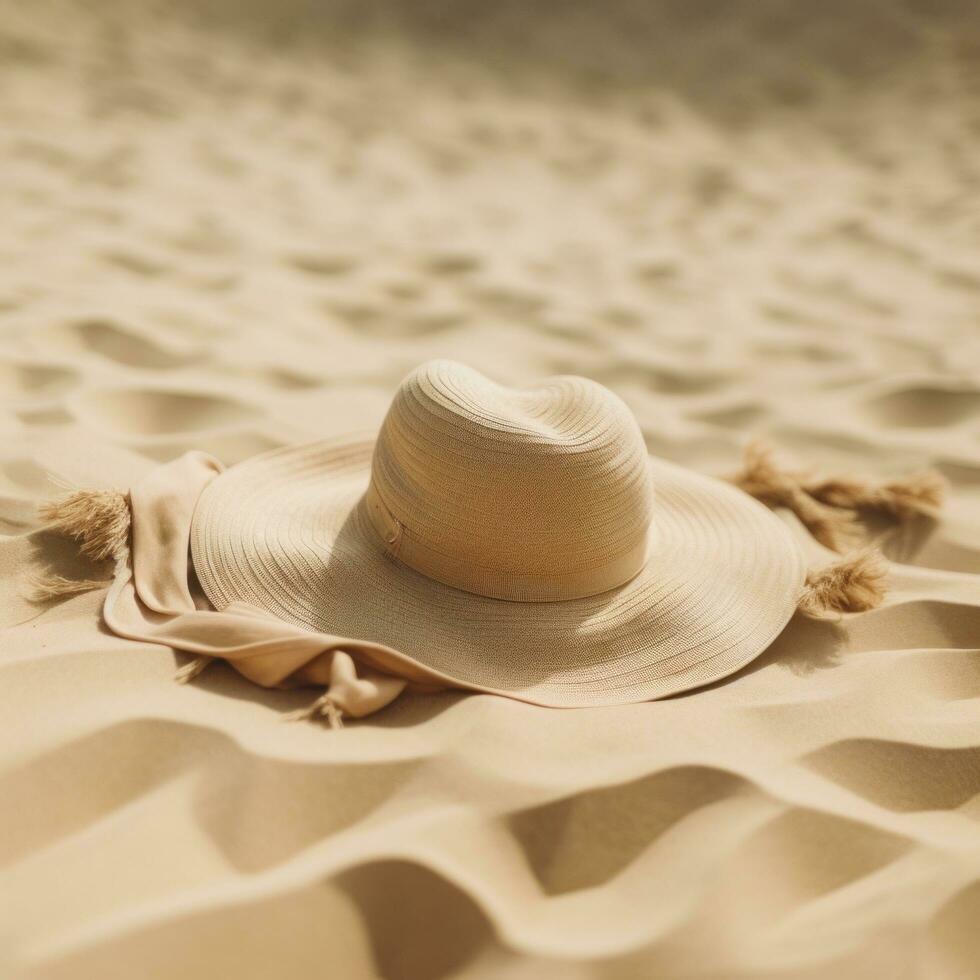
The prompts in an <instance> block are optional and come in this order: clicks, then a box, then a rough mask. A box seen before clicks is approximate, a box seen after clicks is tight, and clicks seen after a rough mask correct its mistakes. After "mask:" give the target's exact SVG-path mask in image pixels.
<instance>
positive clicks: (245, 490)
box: [191, 360, 806, 706]
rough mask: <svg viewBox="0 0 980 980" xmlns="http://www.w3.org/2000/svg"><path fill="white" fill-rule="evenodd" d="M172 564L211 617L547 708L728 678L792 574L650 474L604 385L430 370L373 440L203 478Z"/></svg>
mask: <svg viewBox="0 0 980 980" xmlns="http://www.w3.org/2000/svg"><path fill="white" fill-rule="evenodd" d="M191 554H192V556H193V562H194V568H195V570H196V572H197V576H198V578H199V580H200V583H201V585H202V587H203V589H204V592H205V593H206V594H207V596H208V598H209V599H210V601H211V602H212V603H213V604H214V606H215V607H216V608H217V609H219V610H220V609H223V608H225V607H227V606H228V605H229V604H230V603H233V602H245V603H248V604H249V605H252V606H257V607H260V608H262V609H265V610H268V611H269V612H271V613H273V614H274V615H275V616H276V617H279V618H280V619H283V620H286V621H288V622H291V623H294V624H297V625H300V626H303V627H306V628H309V629H311V630H316V631H319V632H324V633H331V634H337V633H339V634H343V635H347V636H352V637H358V638H360V639H363V640H366V641H370V642H374V643H379V644H383V645H385V646H387V647H391V648H394V649H396V650H398V651H400V652H402V653H403V654H405V655H406V656H408V657H410V658H412V659H413V660H415V661H418V662H419V663H420V664H422V665H424V666H425V667H428V668H431V669H434V670H436V671H439V672H440V673H442V674H446V675H449V676H450V677H452V678H454V679H456V680H458V681H460V682H462V683H463V684H465V685H472V686H476V687H480V688H483V689H491V690H497V691H500V692H503V693H507V694H509V695H511V696H514V697H517V698H520V699H522V700H527V701H532V702H535V703H538V704H545V705H555V706H584V705H599V704H611V703H620V702H630V701H643V700H648V699H651V698H658V697H662V696H664V695H668V694H671V693H674V692H677V691H682V690H685V689H688V688H691V687H696V686H699V685H702V684H705V683H708V682H710V681H713V680H715V679H717V678H720V677H723V676H725V675H727V674H730V673H732V672H733V671H735V670H737V669H738V668H739V667H741V666H742V665H743V664H745V663H746V662H747V661H749V660H751V659H752V658H753V657H756V656H758V654H759V653H760V652H761V651H762V650H764V649H765V648H766V646H767V645H768V644H769V643H770V642H771V641H772V640H773V639H774V638H775V637H776V636H777V635H778V634H779V632H780V631H781V630H782V629H783V627H784V626H785V625H786V623H787V621H788V620H789V618H790V617H791V616H792V614H793V611H794V610H795V609H796V607H797V604H798V601H799V597H800V591H801V588H802V586H803V583H804V577H805V573H806V568H805V562H804V559H803V555H802V553H801V550H800V548H799V546H798V545H797V544H796V543H795V541H794V539H793V536H792V534H791V533H790V531H789V530H788V529H787V527H786V526H785V525H784V524H783V522H782V521H780V520H779V519H778V518H777V517H776V516H774V515H773V513H772V512H771V511H770V510H768V509H767V508H766V507H764V506H763V505H762V504H760V503H759V502H758V501H756V500H754V499H752V498H751V497H750V496H748V495H747V494H745V493H743V492H741V491H740V490H738V489H735V488H734V487H732V486H730V485H728V484H725V483H722V482H720V481H718V480H714V479H711V478H709V477H705V476H701V475H698V474H696V473H693V472H691V471H689V470H685V469H682V468H680V467H678V466H675V465H672V464H670V463H668V462H665V461H663V460H659V459H655V458H650V456H649V455H648V453H647V450H646V446H645V444H644V440H643V435H642V433H641V431H640V429H639V426H638V425H637V422H636V420H635V419H634V417H633V415H632V414H631V412H630V411H629V409H628V408H627V407H626V405H625V404H624V403H623V402H622V401H621V400H620V399H619V398H618V397H617V396H616V395H614V394H613V393H612V392H611V391H609V390H608V389H606V388H604V387H603V386H601V385H599V384H597V383H595V382H593V381H589V380H586V379H584V378H579V377H558V378H553V379H549V380H548V381H546V382H544V383H542V384H539V385H535V386H533V387H530V388H523V389H514V388H507V387H504V386H502V385H499V384H495V383H494V382H492V381H490V380H488V379H487V378H486V377H484V376H483V375H481V374H480V373H478V372H477V371H475V370H472V369H470V368H467V367H465V366H463V365H461V364H457V363H454V362H451V361H444V360H440V361H432V362H430V363H427V364H424V365H423V366H421V367H419V368H418V369H416V370H415V371H414V372H412V374H410V375H409V376H408V377H407V378H406V379H405V380H404V381H403V383H402V384H401V386H400V387H399V388H398V391H397V393H396V394H395V397H394V400H393V402H392V404H391V408H390V410H389V411H388V414H387V417H386V418H385V420H384V423H383V425H382V427H381V431H380V433H379V434H378V435H377V438H376V439H373V438H357V439H353V438H352V439H344V440H340V441H334V442H329V443H322V442H321V443H315V444H313V445H304V446H299V447H296V448H288V449H283V450H278V451H273V452H269V453H265V454H263V455H261V456H257V457H255V458H253V459H251V460H248V461H246V462H244V463H242V464H239V465H238V466H235V467H233V468H231V469H229V470H227V471H226V472H224V473H223V474H221V475H220V476H218V477H217V478H216V479H215V480H214V481H213V482H211V483H210V485H208V486H207V487H206V488H205V490H204V491H203V493H202V495H201V498H200V500H199V502H198V505H197V508H196V511H195V513H194V518H193V524H192V530H191Z"/></svg>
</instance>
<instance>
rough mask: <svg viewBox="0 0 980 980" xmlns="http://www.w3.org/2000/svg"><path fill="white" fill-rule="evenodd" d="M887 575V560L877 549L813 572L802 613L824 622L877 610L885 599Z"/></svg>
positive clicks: (807, 578)
mask: <svg viewBox="0 0 980 980" xmlns="http://www.w3.org/2000/svg"><path fill="white" fill-rule="evenodd" d="M887 572H888V569H887V566H886V564H885V561H884V559H883V558H882V556H881V554H880V553H879V552H878V551H876V550H875V549H873V548H865V549H864V550H862V551H857V552H855V553H854V554H853V555H849V556H848V557H847V558H845V559H843V560H842V561H838V562H834V563H833V564H832V565H827V566H826V567H824V568H820V569H816V570H815V571H811V572H810V573H809V574H808V575H807V577H806V585H805V586H804V587H803V592H802V594H801V596H800V601H799V609H800V612H802V613H803V614H804V615H806V616H810V617H812V618H814V619H824V618H826V617H827V616H831V615H833V614H835V613H845V612H865V611H866V610H868V609H874V608H876V607H877V606H879V605H881V600H882V599H884V597H885V586H884V579H885V576H886V575H887Z"/></svg>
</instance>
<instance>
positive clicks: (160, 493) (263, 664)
mask: <svg viewBox="0 0 980 980" xmlns="http://www.w3.org/2000/svg"><path fill="white" fill-rule="evenodd" d="M222 469H223V467H222V465H221V463H219V462H218V461H217V460H216V459H214V458H213V457H211V456H208V455H207V454H205V453H202V452H190V453H187V454H185V455H184V456H182V457H180V458H179V459H177V460H174V461H173V462H171V463H167V464H165V465H162V466H159V467H157V468H156V469H154V470H152V471H151V472H150V473H149V474H148V475H147V476H146V477H144V478H143V480H141V481H140V482H139V483H138V484H137V485H135V486H134V487H133V488H132V489H131V490H130V491H129V493H128V494H124V493H122V492H120V491H112V490H94V491H86V490H82V491H77V492H75V493H72V494H70V495H68V496H67V497H65V498H64V499H63V500H60V501H55V502H53V503H51V504H47V505H45V506H44V507H42V514H43V516H45V517H46V518H47V519H48V521H49V523H50V527H51V528H52V529H54V530H58V531H61V532H63V533H66V534H69V535H71V536H72V537H74V538H76V539H77V540H78V541H79V543H80V550H81V552H82V553H83V554H85V555H86V556H87V557H89V558H92V559H94V560H96V561H102V560H108V559H113V560H114V562H115V568H114V578H113V581H112V583H111V584H110V586H109V590H108V593H107V595H106V598H105V603H104V606H103V616H104V618H105V622H106V624H107V625H108V627H109V628H110V629H111V630H112V632H113V633H115V634H117V635H118V636H122V637H126V638H128V639H132V640H142V641H144V642H149V643H160V644H164V645H166V646H169V647H172V648H173V649H175V650H180V651H183V652H185V653H188V654H191V655H192V656H193V657H194V659H193V660H192V661H190V662H189V663H188V664H187V665H185V666H184V667H182V668H181V669H180V670H179V671H178V673H177V679H178V680H179V681H186V680H189V679H191V678H192V677H194V676H196V675H197V674H198V673H200V671H201V670H203V669H204V668H205V667H206V666H207V665H208V664H209V663H210V662H211V661H212V660H214V659H222V660H226V661H228V662H229V663H230V664H231V665H232V666H233V667H234V668H235V669H236V670H237V671H238V672H239V673H240V674H242V675H243V676H244V677H246V678H248V679H249V680H250V681H252V682H254V683H256V684H259V685H261V686H262V687H269V688H281V687H298V686H318V687H324V688H325V691H324V693H323V694H322V695H321V696H319V697H317V698H316V700H314V701H313V702H312V704H311V705H310V706H309V707H308V708H306V709H303V710H302V711H299V712H296V713H294V715H292V716H291V717H294V718H311V719H314V718H315V719H323V720H325V721H326V722H327V723H328V724H330V726H331V727H335V728H339V727H341V719H342V718H343V717H344V716H349V717H352V718H361V717H364V716H366V715H369V714H371V713H373V712H375V711H377V710H378V709H380V708H383V707H384V706H385V705H387V704H389V703H390V702H391V701H393V700H394V699H395V698H396V697H398V695H399V694H401V692H402V691H403V690H405V689H406V688H407V687H411V688H413V689H416V690H428V691H433V690H440V689H444V688H447V687H457V688H458V687H466V688H467V689H470V690H478V691H488V692H491V693H497V692H493V691H492V690H491V689H489V688H481V687H477V686H475V685H464V684H461V683H460V682H459V681H458V680H456V679H454V678H451V677H448V676H447V675H444V674H441V673H439V672H437V671H434V670H431V669H430V668H427V667H423V666H422V665H421V664H419V663H418V662H416V661H414V660H412V659H410V658H408V657H406V656H405V655H404V654H401V653H399V652H398V651H397V650H394V649H392V648H390V647H386V646H383V645H381V644H378V643H370V642H365V641H363V640H357V639H352V638H350V637H340V636H332V635H329V634H325V633H314V632H311V631H309V630H307V629H303V628H301V627H299V626H294V625H292V624H290V623H287V622H284V621H283V620H280V619H278V618H276V617H275V616H273V615H272V614H271V613H268V612H266V611H265V610H263V609H259V608H257V607H255V606H251V605H248V604H247V603H243V602H234V603H232V604H231V605H229V606H228V607H227V608H225V609H223V610H221V611H220V612H219V611H216V610H215V609H213V608H211V606H210V605H209V603H208V601H207V599H206V598H205V597H204V596H203V594H201V593H200V591H199V590H197V589H195V587H194V583H195V578H194V574H193V568H192V567H191V565H190V561H189V544H190V531H191V520H192V518H193V515H194V508H195V506H196V504H197V500H198V497H199V496H200V494H201V492H202V491H203V490H204V488H205V487H206V486H207V484H208V483H210V481H211V480H213V479H214V478H215V477H216V476H217V475H218V474H219V473H221V472H222ZM732 480H733V482H735V483H736V485H739V486H741V487H742V488H743V489H744V490H746V492H748V493H750V494H751V495H752V496H755V497H757V498H759V499H761V500H763V502H765V503H768V504H770V505H771V506H787V507H790V508H791V509H792V510H794V511H795V512H796V513H797V514H798V516H799V517H800V518H801V520H802V521H803V523H804V524H805V525H806V526H807V527H808V528H809V529H810V530H811V532H812V533H814V534H815V536H816V537H817V538H818V540H822V542H823V543H825V544H828V545H830V546H831V547H834V548H839V547H840V546H841V540H842V538H844V537H845V536H848V537H849V532H850V531H851V530H852V529H853V528H852V522H853V518H854V516H855V513H856V511H857V510H858V509H861V508H863V507H870V508H874V509H878V510H883V511H885V512H887V513H889V514H890V515H891V516H892V517H894V518H895V519H898V520H902V519H907V518H910V517H913V516H916V515H921V514H932V513H933V512H934V511H935V508H936V507H938V506H939V503H940V501H941V499H942V490H943V486H942V481H941V479H940V478H938V477H936V476H935V475H930V476H923V475H918V476H916V477H914V478H912V479H910V480H909V481H907V482H893V483H890V484H887V485H884V486H876V485H873V484H870V483H862V482H860V481H855V480H846V481H845V480H840V479H836V480H833V481H830V480H824V481H816V482H815V481H813V480H812V479H810V478H804V477H803V476H801V475H800V474H794V473H792V472H790V471H784V470H780V469H778V468H777V467H776V466H775V464H774V463H773V461H772V458H771V455H770V454H769V453H768V452H767V451H762V450H760V449H759V448H758V447H755V446H754V447H750V449H749V451H748V454H747V459H746V466H745V469H744V470H743V471H742V472H741V473H740V474H737V475H736V476H735V477H733V478H732ZM828 487H830V488H831V489H832V490H833V491H834V492H833V493H831V492H830V491H828V490H827V488H828ZM825 491H826V492H825ZM845 491H846V492H845ZM835 495H836V499H835ZM828 527H830V528H831V529H832V530H833V532H835V533H833V534H831V533H829V532H828V531H827V528H828ZM884 574H885V570H884V563H883V561H882V560H881V558H880V556H878V555H877V553H876V552H874V551H870V550H868V549H863V550H859V551H856V552H853V553H852V554H851V555H850V556H849V557H847V558H845V559H844V560H843V561H840V562H837V563H834V564H831V565H828V566H825V567H824V568H822V569H818V570H816V571H814V572H811V573H810V575H809V577H808V579H807V584H806V587H805V589H804V591H803V593H802V594H801V596H800V611H801V612H803V613H804V614H806V615H811V616H826V615H828V614H835V613H839V612H858V611H862V610H865V609H870V608H873V607H874V606H876V605H878V604H879V603H880V601H881V599H882V597H883V594H884V589H883V586H882V580H883V577H884ZM105 584H106V582H105V580H99V579H83V580H77V579H66V578H63V577H60V576H47V577H40V578H39V579H38V582H37V586H38V588H37V592H36V597H37V598H38V599H39V600H41V601H43V600H46V599H50V598H53V597H56V596H64V595H70V594H73V593H78V592H83V591H86V590H89V589H93V588H101V587H104V586H105Z"/></svg>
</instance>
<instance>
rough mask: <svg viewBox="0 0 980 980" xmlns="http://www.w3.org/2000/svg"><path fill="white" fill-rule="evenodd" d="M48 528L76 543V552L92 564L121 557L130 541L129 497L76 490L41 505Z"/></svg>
mask: <svg viewBox="0 0 980 980" xmlns="http://www.w3.org/2000/svg"><path fill="white" fill-rule="evenodd" d="M39 510H40V514H41V517H42V518H43V519H44V520H45V521H47V522H48V526H49V527H50V528H51V529H52V530H54V531H59V532H60V533H62V534H67V535H68V536H69V537H72V538H75V539H76V540H77V541H78V542H79V549H78V550H79V551H80V552H81V553H82V554H83V555H85V556H86V557H87V558H91V559H92V560H93V561H104V560H105V559H107V558H115V559H117V560H118V559H119V558H120V557H123V556H124V555H125V552H126V548H127V545H128V541H129V526H130V513H129V498H128V496H127V495H126V494H124V493H121V492H120V491H118V490H76V491H75V492H74V493H70V494H68V496H66V497H62V498H61V499H60V500H53V501H50V502H48V503H46V504H42V505H41V507H40V508H39Z"/></svg>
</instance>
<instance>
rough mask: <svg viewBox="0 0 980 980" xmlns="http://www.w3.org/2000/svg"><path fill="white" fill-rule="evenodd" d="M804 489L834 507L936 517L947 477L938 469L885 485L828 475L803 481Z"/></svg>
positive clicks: (908, 517)
mask: <svg viewBox="0 0 980 980" xmlns="http://www.w3.org/2000/svg"><path fill="white" fill-rule="evenodd" d="M803 489H804V490H805V491H806V492H807V493H808V494H810V496H811V497H815V498H816V499H817V500H819V501H821V502H823V503H825V504H829V505H830V506H831V507H849V508H851V509H853V510H858V509H865V510H874V511H877V512H879V513H881V514H885V515H887V516H888V517H891V518H893V519H894V520H896V521H907V520H911V519H912V518H915V517H935V516H936V514H937V513H938V511H939V508H940V507H942V505H943V501H944V499H945V497H946V480H945V479H944V478H943V477H942V476H941V475H940V474H939V473H937V472H935V470H923V471H921V472H919V473H912V474H910V475H909V476H907V477H905V478H904V479H902V480H891V481H889V482H887V483H882V484H874V483H871V482H870V481H867V480H855V479H848V478H846V477H829V478H827V479H823V480H814V481H811V482H808V483H804V484H803Z"/></svg>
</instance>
